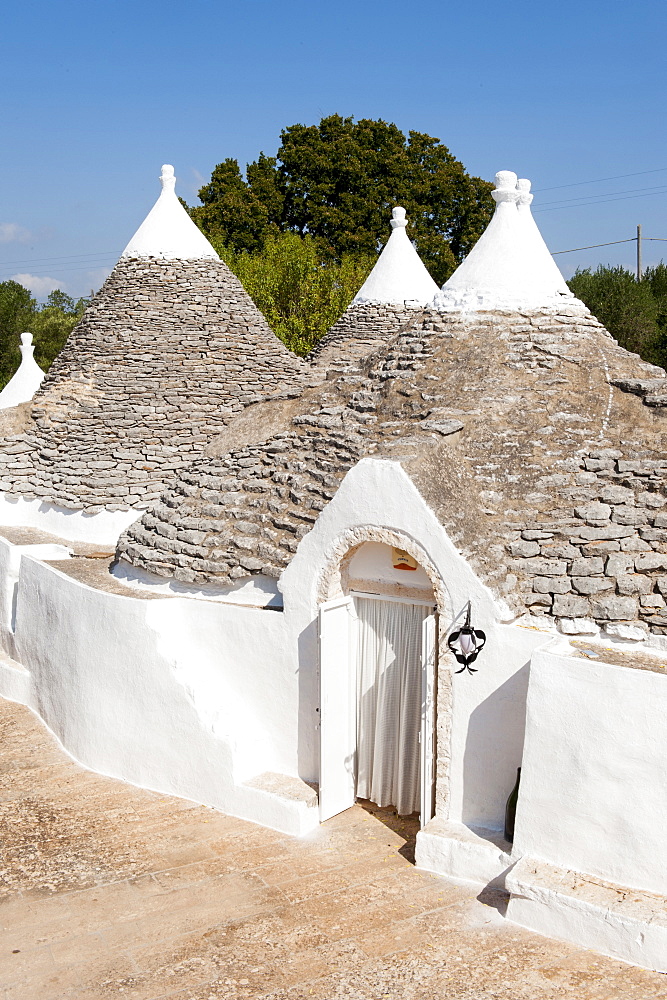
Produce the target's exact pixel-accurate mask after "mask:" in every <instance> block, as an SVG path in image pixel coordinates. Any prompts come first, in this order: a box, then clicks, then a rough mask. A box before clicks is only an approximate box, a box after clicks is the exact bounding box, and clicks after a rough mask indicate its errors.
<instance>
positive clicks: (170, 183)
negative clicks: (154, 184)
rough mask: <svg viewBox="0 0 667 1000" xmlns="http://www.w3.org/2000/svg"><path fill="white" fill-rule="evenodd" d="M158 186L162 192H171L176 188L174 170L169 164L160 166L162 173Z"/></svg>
mask: <svg viewBox="0 0 667 1000" xmlns="http://www.w3.org/2000/svg"><path fill="white" fill-rule="evenodd" d="M160 184H161V185H162V190H163V191H173V190H174V189H175V187H176V175H175V173H174V168H173V167H172V165H171V163H163V164H162V173H161V174H160Z"/></svg>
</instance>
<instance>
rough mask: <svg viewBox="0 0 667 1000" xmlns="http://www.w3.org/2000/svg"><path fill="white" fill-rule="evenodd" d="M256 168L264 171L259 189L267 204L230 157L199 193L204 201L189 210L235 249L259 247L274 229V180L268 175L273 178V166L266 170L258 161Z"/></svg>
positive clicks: (204, 227) (209, 232)
mask: <svg viewBox="0 0 667 1000" xmlns="http://www.w3.org/2000/svg"><path fill="white" fill-rule="evenodd" d="M264 159H266V158H264ZM260 160H261V157H260ZM253 167H255V168H257V173H261V174H262V177H261V181H262V182H263V183H259V181H260V178H259V177H258V188H259V190H260V191H261V192H262V195H263V196H266V197H267V200H268V202H269V204H268V205H266V204H265V203H264V201H263V200H262V199H261V198H260V197H259V196H258V195H257V194H256V193H255V192H254V191H253V189H252V187H251V186H250V184H249V183H248V182H247V181H245V180H244V179H243V177H242V176H241V171H240V170H239V165H238V161H237V160H232V159H227V160H224V161H223V162H222V163H219V164H218V165H217V167H216V168H215V170H214V171H213V173H212V175H211V180H210V183H209V184H206V185H205V186H204V187H203V188H202V189H201V191H200V192H199V199H200V201H201V202H203V204H202V205H200V206H197V207H196V208H193V209H190V214H191V216H192V218H193V219H194V221H195V222H196V223H197V225H198V226H199V227H200V229H202V231H203V232H204V233H206V235H207V236H208V237H209V239H211V240H213V239H215V240H217V241H218V242H221V243H223V244H224V245H225V246H228V247H231V248H233V249H235V250H249V251H256V250H259V249H260V248H261V247H262V246H263V244H264V240H265V238H266V236H267V234H268V232H269V231H270V229H271V219H270V211H271V204H272V201H273V199H272V196H271V190H270V188H271V183H270V181H267V178H266V176H265V175H266V174H267V173H268V174H269V177H270V169H271V168H269V170H268V171H267V170H264V169H263V168H264V164H262V166H260V163H259V161H258V163H257V164H253Z"/></svg>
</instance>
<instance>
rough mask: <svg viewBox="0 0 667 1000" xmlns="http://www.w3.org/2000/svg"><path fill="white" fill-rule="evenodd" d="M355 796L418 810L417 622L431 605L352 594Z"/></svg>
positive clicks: (400, 810) (419, 689) (419, 623)
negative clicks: (355, 636) (355, 624)
mask: <svg viewBox="0 0 667 1000" xmlns="http://www.w3.org/2000/svg"><path fill="white" fill-rule="evenodd" d="M354 603H355V608H356V612H357V617H358V623H359V624H358V639H357V796H358V797H359V798H362V799H370V800H371V801H372V802H375V803H377V805H379V806H388V805H393V806H395V807H396V809H397V811H398V813H399V814H400V815H401V816H406V815H409V814H410V813H413V812H418V811H419V806H420V785H419V779H420V770H421V768H420V753H419V730H420V725H421V699H422V672H421V671H422V664H421V643H422V622H423V621H424V619H425V618H426V617H427V616H428V614H429V612H430V609H429V608H427V607H423V606H421V605H417V604H402V603H400V602H398V601H376V600H372V599H369V598H364V597H355V600H354Z"/></svg>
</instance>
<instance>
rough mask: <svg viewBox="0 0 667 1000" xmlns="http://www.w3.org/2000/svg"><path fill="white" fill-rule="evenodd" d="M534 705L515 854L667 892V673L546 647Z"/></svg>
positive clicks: (536, 662)
mask: <svg viewBox="0 0 667 1000" xmlns="http://www.w3.org/2000/svg"><path fill="white" fill-rule="evenodd" d="M595 650H596V651H597V652H598V653H599V656H600V660H601V661H602V659H603V657H604V650H603V649H602V648H600V647H597V646H596V647H595ZM628 656H629V659H630V660H631V655H630V654H628ZM657 662H658V663H659V662H661V661H660V660H658V661H657ZM527 711H528V715H527V723H526V748H525V754H524V766H523V770H522V773H521V791H520V796H519V804H518V809H517V819H516V834H515V842H514V852H513V853H514V855H516V856H517V857H519V856H521V855H530V856H531V857H537V858H541V859H543V860H544V861H547V862H549V863H550V864H553V865H556V866H559V867H561V868H566V869H574V870H576V871H580V872H586V873H588V874H590V875H597V876H599V877H600V878H602V879H605V880H607V881H610V882H614V883H618V884H620V885H624V886H633V887H636V888H639V889H645V890H648V891H650V892H658V893H662V894H665V895H667V836H665V822H666V819H667V781H666V779H665V776H666V775H667V739H666V736H667V723H666V721H665V720H667V676H666V675H665V674H664V673H654V672H652V671H649V670H640V669H632V668H630V667H619V666H612V665H611V664H609V663H604V662H600V661H596V660H589V659H583V658H581V657H575V656H569V655H567V654H564V653H562V652H561V653H559V652H558V651H557V650H554V649H549V648H548V647H546V648H544V649H541V650H538V651H537V652H536V653H535V655H534V656H533V661H532V665H531V670H530V685H529V691H528V710H527Z"/></svg>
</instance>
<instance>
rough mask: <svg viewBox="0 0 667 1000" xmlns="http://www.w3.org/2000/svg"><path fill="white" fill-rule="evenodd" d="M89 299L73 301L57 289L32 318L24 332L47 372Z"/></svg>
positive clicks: (37, 360)
mask: <svg viewBox="0 0 667 1000" xmlns="http://www.w3.org/2000/svg"><path fill="white" fill-rule="evenodd" d="M88 302H89V299H86V298H81V299H73V298H71V296H69V295H67V294H66V293H65V292H61V291H60V289H56V291H54V292H51V294H50V295H49V297H48V298H47V300H46V302H45V303H44V305H42V306H41V308H39V309H38V310H37V311H36V312H35V313H34V314H33V316H32V318H31V320H30V323H29V325H28V326H27V327H26V330H29V331H30V332H31V333H32V335H33V341H34V344H35V361H36V362H37V364H38V365H39V367H40V368H42V369H43V370H44V371H47V370H48V369H49V368H50V366H51V364H52V362H53V360H54V358H55V357H56V356H57V355H58V354H60V351H61V350H62V349H63V347H64V346H65V341H66V340H67V338H68V337H69V335H70V333H71V332H72V330H73V329H74V327H75V326H76V324H77V323H78V322H79V320H80V319H81V317H82V316H83V313H84V310H85V308H86V306H87V305H88Z"/></svg>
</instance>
